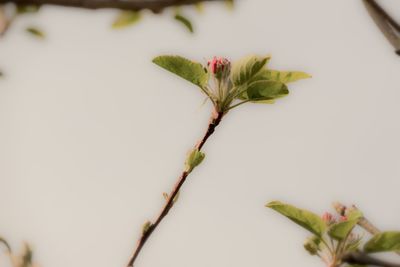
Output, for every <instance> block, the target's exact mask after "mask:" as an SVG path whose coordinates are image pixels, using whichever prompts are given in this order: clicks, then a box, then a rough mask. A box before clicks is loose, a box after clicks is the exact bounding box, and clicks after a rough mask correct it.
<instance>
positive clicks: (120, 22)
mask: <svg viewBox="0 0 400 267" xmlns="http://www.w3.org/2000/svg"><path fill="white" fill-rule="evenodd" d="M141 18H142V16H141V14H140V12H138V11H126V10H125V11H121V12H120V13H119V14H118V16H117V18H116V19H115V20H114V22H113V24H112V27H113V28H114V29H121V28H125V27H128V26H132V25H134V24H136V23H137V22H139V21H140V19H141Z"/></svg>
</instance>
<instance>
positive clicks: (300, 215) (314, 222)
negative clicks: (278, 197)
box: [266, 201, 326, 237]
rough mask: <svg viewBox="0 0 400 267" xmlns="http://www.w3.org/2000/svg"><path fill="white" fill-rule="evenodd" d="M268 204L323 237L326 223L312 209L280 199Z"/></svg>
mask: <svg viewBox="0 0 400 267" xmlns="http://www.w3.org/2000/svg"><path fill="white" fill-rule="evenodd" d="M266 206H267V207H268V208H271V209H273V210H275V211H277V212H279V213H280V214H282V215H284V216H286V217H287V218H289V219H290V220H292V221H293V222H295V223H297V224H298V225H300V226H302V227H303V228H305V229H307V230H308V231H310V232H312V233H314V234H315V235H317V236H319V237H321V236H322V235H323V234H324V233H325V231H326V225H325V223H324V222H323V221H322V219H321V218H320V217H319V216H318V215H316V214H314V213H312V212H310V211H307V210H302V209H298V208H296V207H294V206H291V205H288V204H284V203H282V202H279V201H273V202H270V203H268V204H267V205H266Z"/></svg>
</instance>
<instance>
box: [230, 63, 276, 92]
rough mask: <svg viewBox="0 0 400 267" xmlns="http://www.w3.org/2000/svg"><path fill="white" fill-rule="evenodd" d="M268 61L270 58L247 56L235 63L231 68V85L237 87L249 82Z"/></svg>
mask: <svg viewBox="0 0 400 267" xmlns="http://www.w3.org/2000/svg"><path fill="white" fill-rule="evenodd" d="M269 59H270V57H258V56H248V57H245V58H243V59H241V60H239V61H238V62H235V63H234V64H233V67H232V82H233V84H234V85H235V86H237V87H239V86H243V85H245V84H246V83H249V82H251V81H252V78H254V77H255V76H256V75H257V74H258V73H259V72H260V71H261V70H262V68H263V67H264V66H265V64H267V62H268V60H269Z"/></svg>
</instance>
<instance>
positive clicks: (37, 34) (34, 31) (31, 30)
mask: <svg viewBox="0 0 400 267" xmlns="http://www.w3.org/2000/svg"><path fill="white" fill-rule="evenodd" d="M26 32H27V33H30V34H32V35H33V36H35V37H36V38H39V39H44V38H45V34H44V33H43V32H42V31H41V30H39V29H37V28H34V27H28V28H26Z"/></svg>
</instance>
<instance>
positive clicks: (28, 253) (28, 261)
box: [21, 244, 33, 267]
mask: <svg viewBox="0 0 400 267" xmlns="http://www.w3.org/2000/svg"><path fill="white" fill-rule="evenodd" d="M32 260H33V251H32V249H31V247H30V246H29V245H28V244H24V251H23V253H22V265H21V267H31V266H32Z"/></svg>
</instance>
